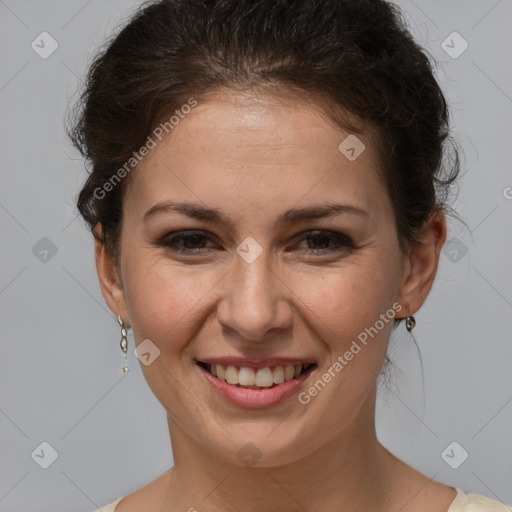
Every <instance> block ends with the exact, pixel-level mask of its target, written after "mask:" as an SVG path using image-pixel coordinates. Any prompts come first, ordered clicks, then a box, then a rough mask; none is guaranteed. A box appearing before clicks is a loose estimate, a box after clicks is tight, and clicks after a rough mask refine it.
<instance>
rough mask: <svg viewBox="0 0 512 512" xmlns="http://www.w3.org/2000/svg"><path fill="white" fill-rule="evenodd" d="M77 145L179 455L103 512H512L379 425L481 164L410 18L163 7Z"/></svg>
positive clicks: (95, 78) (116, 57)
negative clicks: (408, 460)
mask: <svg viewBox="0 0 512 512" xmlns="http://www.w3.org/2000/svg"><path fill="white" fill-rule="evenodd" d="M72 138H73V140H74V142H75V144H76V145H77V147H78V148H79V149H80V150H81V151H82V153H83V155H84V156H85V157H86V158H87V159H88V160H89V161H90V163H91V174H90V176H89V178H88V180H87V182H86V184H85V185H84V187H83V189H82V191H81V192H80V196H79V200H78V206H79V209H80V212H81V213H82V215H83V217H84V218H85V220H86V221H87V223H88V224H89V226H90V228H91V231H92V232H93V234H94V237H95V246H96V266H97V272H98V277H99V282H100V286H101V290H102V293H103V296H104V298H105V301H106V302H107V304H108V306H109V308H110V309H111V310H112V312H113V313H114V314H115V315H116V317H118V320H119V323H120V325H121V332H122V335H123V336H122V340H121V348H122V349H123V351H124V352H125V353H126V350H127V341H126V329H128V328H131V329H132V331H133V336H134V339H135V342H136V345H137V354H138V358H139V359H140V361H141V362H142V363H143V364H142V365H141V367H142V370H143V372H144V376H145V378H146V380H147V382H148V384H149V386H150V388H151V389H152V391H153V392H154V394H155V396H156V397H157V398H158V400H159V401H160V403H161V404H162V405H163V407H164V408H165V410H166V411H167V419H168V426H169V432H170V437H171V440H172V447H173V456H174V463H175V465H174V467H173V468H171V469H169V470H168V471H167V472H165V473H164V474H162V475H161V476H160V477H159V478H157V479H156V480H154V481H153V482H151V483H150V484H148V485H146V486H145V487H143V488H141V489H139V490H137V491H135V492H134V493H132V494H129V495H128V496H122V497H120V498H118V499H117V500H115V501H114V502H112V503H110V504H108V505H106V506H105V507H103V508H102V509H101V510H103V512H105V511H113V510H115V511H116V512H134V511H137V512H139V511H142V510H144V511H150V510H155V511H156V510H162V511H163V510H166V511H178V510H188V511H195V510H198V511H201V510H207V511H212V512H213V511H226V510H236V511H239V510H243V511H252V510H254V511H256V510H257V511H261V510H265V511H274V510H275V511H278V510H286V511H289V512H294V511H306V510H307V511H309V512H313V511H317V510H322V511H325V510H328V511H337V512H338V511H353V510H358V511H381V512H388V511H397V510H401V511H404V512H427V511H428V512H446V511H449V512H458V511H466V512H467V511H469V510H471V511H487V510H496V511H505V510H509V509H507V507H506V506H505V505H503V504H500V503H498V502H496V501H493V500H491V499H489V498H485V497H483V496H476V495H473V494H469V495H466V494H465V493H464V492H463V491H462V490H460V489H454V488H452V487H449V486H446V485H444V484H442V483H440V482H436V481H432V480H430V479H429V478H427V477H426V476H425V475H423V474H421V473H419V472H418V471H416V470H415V469H413V468H412V467H410V466H408V465H406V464H405V463H404V462H402V461H400V460H398V459H397V458H396V457H395V456H393V455H392V454H391V453H390V452H389V451H388V450H387V449H386V448H385V447H383V446H382V445H381V444H380V443H379V441H378V440H377V437H376V434H375V427H374V419H375V399H376V387H377V380H378V376H379V373H380V372H381V369H382V368H383V367H385V366H386V362H387V359H386V349H387V344H388V340H389V337H390V334H391V331H392V329H393V328H395V327H397V326H398V325H399V324H400V323H401V320H405V324H406V328H407V330H409V331H411V330H412V329H413V328H414V325H415V320H414V316H413V315H414V314H415V313H416V312H417V311H418V309H419V308H420V307H421V305H422V304H423V302H424V301H425V299H426V297H427V295H428V293H429V291H430V289H431V287H432V283H433V281H434V278H435V276H436V271H437V266H438V261H439V254H440V250H441V248H442V246H443V243H444V241H445V238H446V223H445V212H446V211H447V208H448V207H447V205H446V197H447V193H448V190H449V186H450V184H451V183H452V182H453V181H454V180H455V178H456V175H457V172H458V160H457V153H456V151H455V150H454V151H453V152H452V153H449V152H448V151H447V148H446V144H447V142H449V128H448V111H447V106H446V103H445V99H444V97H443V94H442V92H441V90H440V88H439V85H438V84H437V82H436V80H435V78H434V76H433V73H432V68H431V64H430V62H429V60H428V58H427V57H426V55H425V53H424V52H423V51H422V50H421V49H420V48H419V47H418V46H417V45H416V43H415V42H414V41H413V39H412V37H411V36H410V34H409V33H408V31H407V30H406V28H405V27H404V25H403V22H402V21H401V18H400V13H399V11H398V10H397V8H396V7H394V6H392V5H390V4H388V3H387V2H384V1H381V0H346V1H340V0H321V1H320V0H318V1H312V0H300V1H294V2H292V1H290V0H280V1H276V0H259V1H258V0H257V1H254V0H201V1H199V0H164V1H159V2H152V3H150V4H148V5H146V6H145V7H144V8H143V9H142V10H140V12H139V13H138V14H136V15H135V16H134V18H133V19H132V20H131V21H130V22H129V24H128V25H127V26H126V27H125V28H124V29H123V30H122V31H121V32H120V34H119V35H117V37H115V38H114V39H113V41H112V42H111V43H110V44H109V45H108V47H107V48H106V50H105V51H104V52H103V53H102V54H101V55H100V56H99V57H98V58H97V59H96V61H95V62H94V64H93V66H92V68H91V70H90V73H89V76H88V82H87V87H86V91H85V94H84V96H83V98H82V103H81V110H80V111H79V113H78V120H77V122H76V125H75V128H74V130H73V132H72ZM401 328H402V327H401ZM124 370H125V371H126V370H127V368H124Z"/></svg>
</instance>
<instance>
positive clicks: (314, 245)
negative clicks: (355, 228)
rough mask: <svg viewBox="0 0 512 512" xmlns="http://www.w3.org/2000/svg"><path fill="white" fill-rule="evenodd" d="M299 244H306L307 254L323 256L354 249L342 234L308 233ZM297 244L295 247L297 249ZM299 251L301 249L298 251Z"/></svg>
mask: <svg viewBox="0 0 512 512" xmlns="http://www.w3.org/2000/svg"><path fill="white" fill-rule="evenodd" d="M299 242H306V245H307V246H308V247H307V248H306V252H307V253H309V254H325V253H329V252H341V251H345V252H346V251H347V250H350V249H355V248H356V247H355V245H354V242H353V241H352V239H351V238H350V237H348V236H346V235H343V234H342V233H337V232H333V231H310V232H308V233H307V234H306V236H303V237H302V238H301V239H300V240H299ZM298 245H300V243H299V244H297V245H296V246H295V247H297V246H298ZM299 250H301V249H299Z"/></svg>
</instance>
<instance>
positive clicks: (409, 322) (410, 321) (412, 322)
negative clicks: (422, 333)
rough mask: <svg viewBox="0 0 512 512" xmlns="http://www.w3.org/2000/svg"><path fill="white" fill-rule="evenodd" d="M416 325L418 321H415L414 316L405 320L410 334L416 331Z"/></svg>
mask: <svg viewBox="0 0 512 512" xmlns="http://www.w3.org/2000/svg"><path fill="white" fill-rule="evenodd" d="M415 325H416V320H415V319H414V317H413V316H412V315H409V316H408V317H407V318H406V319H405V327H406V328H407V330H408V331H409V332H411V331H412V330H413V329H414V326H415Z"/></svg>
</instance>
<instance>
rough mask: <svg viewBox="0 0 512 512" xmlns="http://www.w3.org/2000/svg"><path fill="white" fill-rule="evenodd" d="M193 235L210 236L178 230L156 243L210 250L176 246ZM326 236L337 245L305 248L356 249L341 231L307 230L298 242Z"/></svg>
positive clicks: (323, 251)
mask: <svg viewBox="0 0 512 512" xmlns="http://www.w3.org/2000/svg"><path fill="white" fill-rule="evenodd" d="M193 237H201V238H202V239H205V238H206V239H210V240H211V237H210V236H208V235H207V234H205V233H203V232H201V231H180V232H177V233H176V234H173V236H169V235H166V236H165V237H164V238H162V239H161V241H160V242H159V243H158V245H160V246H162V247H165V248H166V249H169V250H171V251H173V252H176V253H179V254H185V255H194V254H196V255H197V254H205V253H207V252H210V251H211V250H212V249H211V248H202V247H200V248H194V249H189V248H183V247H180V248H177V247H176V244H177V243H178V242H180V241H183V240H187V239H188V240H190V238H193ZM323 237H325V238H327V239H329V240H331V241H334V242H335V243H337V246H334V247H331V248H327V249H306V251H307V253H308V254H311V255H315V254H318V255H325V254H328V253H333V252H343V251H347V250H353V249H356V247H355V245H354V243H353V241H352V240H351V239H350V237H348V236H346V235H343V234H341V233H336V232H332V231H321V230H313V231H308V232H306V233H305V236H302V238H300V239H299V242H302V241H304V240H307V239H315V238H323Z"/></svg>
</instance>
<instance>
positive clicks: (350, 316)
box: [293, 257, 396, 350]
mask: <svg viewBox="0 0 512 512" xmlns="http://www.w3.org/2000/svg"><path fill="white" fill-rule="evenodd" d="M370 259H371V261H370ZM384 262H385V258H384V257H382V258H381V262H380V263H379V262H377V261H375V259H373V258H368V259H367V261H365V262H363V263H357V264H355V263H354V264H347V265H346V266H344V267H340V268H338V269H330V270H326V271H323V272H322V271H320V272H316V273H304V274H302V275H301V276H300V279H297V278H296V279H294V281H293V291H294V293H295V294H296V295H297V296H298V297H300V302H301V303H302V304H303V311H304V314H305V316H307V318H308V319H310V320H311V321H314V323H315V325H317V326H318V328H319V330H321V332H323V333H324V336H325V337H324V336H322V338H323V339H324V340H330V343H329V344H330V345H331V347H332V348H333V349H334V348H336V349H339V350H341V349H342V348H343V347H344V346H345V345H346V344H347V342H350V341H351V340H353V339H356V338H357V336H358V335H359V334H360V333H361V332H364V331H365V329H366V328H369V327H370V326H373V325H374V324H375V322H376V321H377V320H378V319H379V318H380V315H381V314H385V313H386V312H388V316H390V315H391V314H392V313H391V312H389V309H390V308H392V304H393V296H394V293H393V291H394V288H395V287H396V282H395V279H396V277H395V276H394V273H393V272H390V271H389V270H387V269H386V265H385V264H384ZM308 311H310V312H311V313H308ZM388 323H392V322H389V319H388V322H386V323H385V324H386V325H385V327H382V326H381V324H380V323H379V327H381V329H379V330H382V331H384V332H383V334H384V335H385V333H386V332H387V331H388V329H387V326H388Z"/></svg>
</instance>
